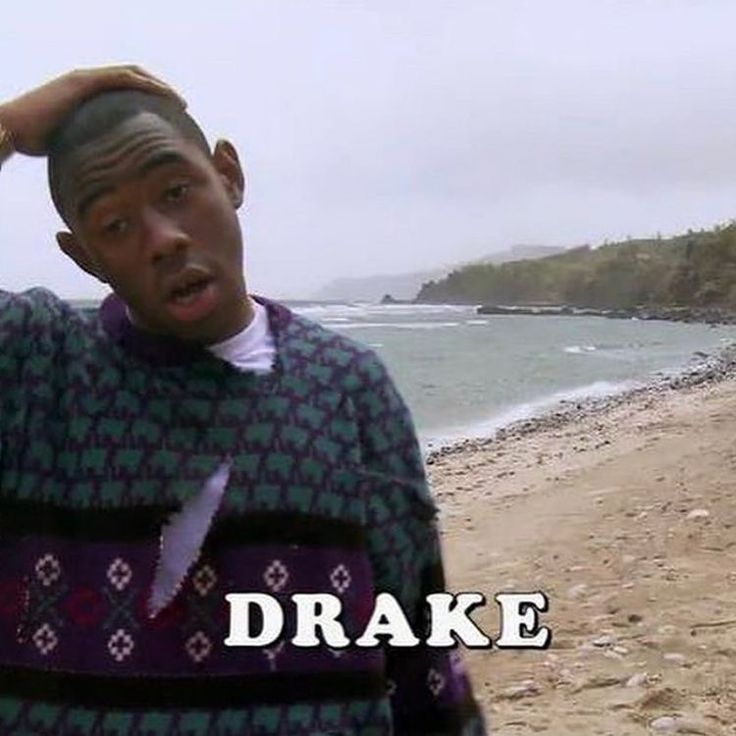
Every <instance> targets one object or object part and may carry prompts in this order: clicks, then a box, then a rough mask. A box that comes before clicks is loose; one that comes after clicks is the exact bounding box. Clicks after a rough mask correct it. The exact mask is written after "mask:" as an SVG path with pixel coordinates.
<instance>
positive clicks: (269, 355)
mask: <svg viewBox="0 0 736 736" xmlns="http://www.w3.org/2000/svg"><path fill="white" fill-rule="evenodd" d="M250 302H251V304H252V305H253V310H254V314H253V319H251V321H250V322H249V323H248V324H247V325H246V326H245V327H244V328H243V329H242V330H241V331H240V332H238V333H237V334H236V335H233V336H232V337H228V339H227V340H223V341H222V342H218V343H215V344H214V345H208V346H207V350H209V351H210V352H212V353H214V354H215V355H216V356H217V357H218V358H220V359H222V360H225V361H227V362H228V363H230V364H231V365H233V366H235V367H236V368H237V369H238V370H240V371H251V372H254V373H269V372H270V371H271V369H272V368H273V363H274V360H275V358H276V343H275V342H274V339H273V334H272V333H271V328H270V326H269V324H268V312H266V308H265V307H264V306H263V305H262V304H259V303H258V302H257V301H256V300H255V299H251V300H250Z"/></svg>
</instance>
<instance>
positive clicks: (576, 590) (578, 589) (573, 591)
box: [567, 583, 588, 600]
mask: <svg viewBox="0 0 736 736" xmlns="http://www.w3.org/2000/svg"><path fill="white" fill-rule="evenodd" d="M587 592H588V586H587V585H586V584H585V583H579V584H578V585H573V586H572V588H570V589H569V590H568V591H567V597H568V598H572V599H573V600H577V599H578V598H582V597H583V596H584V595H585V594H586V593H587Z"/></svg>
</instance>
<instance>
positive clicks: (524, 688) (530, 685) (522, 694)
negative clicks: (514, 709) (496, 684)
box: [503, 680, 541, 700]
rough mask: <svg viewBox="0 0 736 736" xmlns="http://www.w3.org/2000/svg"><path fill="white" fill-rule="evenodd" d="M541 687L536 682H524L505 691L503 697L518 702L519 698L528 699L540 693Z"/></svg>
mask: <svg viewBox="0 0 736 736" xmlns="http://www.w3.org/2000/svg"><path fill="white" fill-rule="evenodd" d="M540 692H541V691H540V688H539V685H537V683H536V682H534V680H524V682H522V683H521V684H520V685H514V686H513V687H509V688H507V689H506V690H504V691H503V697H505V698H507V699H508V700H518V699H519V698H528V697H531V696H534V695H539V693H540Z"/></svg>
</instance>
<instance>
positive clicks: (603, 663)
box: [428, 370, 736, 736]
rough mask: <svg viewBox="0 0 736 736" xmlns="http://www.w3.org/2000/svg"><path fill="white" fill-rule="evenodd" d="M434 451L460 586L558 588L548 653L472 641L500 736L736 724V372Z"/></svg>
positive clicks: (477, 677) (451, 577) (725, 728)
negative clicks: (485, 646)
mask: <svg viewBox="0 0 736 736" xmlns="http://www.w3.org/2000/svg"><path fill="white" fill-rule="evenodd" d="M729 375H731V376H733V370H730V371H729V370H726V371H721V372H720V375H719V376H718V378H717V380H705V381H698V380H696V381H694V382H693V383H695V384H696V385H694V386H693V385H691V386H688V385H687V381H685V382H684V383H683V382H680V384H679V386H680V387H679V388H672V384H670V385H668V386H660V387H659V388H657V389H656V390H647V391H640V392H635V393H634V394H633V395H631V396H628V397H626V398H625V399H622V400H618V401H613V402H610V403H609V404H608V405H606V406H603V407H601V406H600V405H599V406H598V407H597V408H596V409H595V410H594V411H588V410H583V411H579V412H577V413H576V412H573V414H572V418H571V417H567V418H566V419H564V418H563V419H564V420H559V418H558V420H553V421H547V422H544V421H542V422H539V423H537V424H536V425H534V426H527V427H525V428H523V430H522V431H518V432H515V431H511V432H508V433H506V436H505V437H503V438H501V439H499V440H497V441H492V442H486V443H478V442H476V443H474V442H469V443H466V445H465V446H464V447H462V448H460V449H456V450H455V451H453V452H450V453H446V454H444V455H439V456H433V457H432V458H431V459H430V464H429V465H428V470H429V474H430V479H431V482H432V486H433V489H434V492H435V496H436V499H437V503H438V506H439V509H440V523H441V527H442V535H443V546H444V552H445V565H446V569H447V575H448V581H449V586H448V587H449V589H450V590H452V591H454V592H457V591H461V590H467V591H470V590H473V591H480V592H482V593H484V594H485V595H486V597H487V598H488V601H489V605H487V606H486V607H484V608H482V609H479V610H477V611H476V612H475V613H474V614H473V615H474V618H475V619H476V620H477V621H478V623H479V624H480V626H481V627H482V628H483V630H484V631H485V632H486V633H487V634H488V635H489V636H490V637H491V638H492V639H493V640H494V641H495V639H496V638H497V636H498V632H499V624H498V609H497V606H496V604H495V602H494V601H493V596H494V595H495V594H496V593H498V592H502V591H534V590H542V591H544V592H545V593H546V594H547V596H548V597H549V600H550V610H549V611H548V613H546V614H543V615H542V616H541V623H543V624H544V625H546V626H548V627H549V628H550V629H551V630H552V633H553V639H552V644H551V646H550V648H549V649H547V650H546V651H540V650H523V651H512V650H501V649H497V648H495V646H494V647H493V648H492V649H491V650H476V651H470V650H467V649H466V650H464V656H465V661H466V663H467V665H468V667H469V669H470V671H471V676H472V679H473V683H474V687H475V692H476V696H477V698H478V699H479V701H480V702H481V703H482V706H483V709H484V712H485V714H486V717H487V719H488V721H489V725H490V726H491V731H492V733H494V734H499V735H502V736H512V734H513V735H517V734H537V733H545V734H549V735H556V734H559V735H560V736H562V735H563V734H589V735H590V736H594V735H596V734H601V735H602V734H610V735H611V736H613V735H615V736H628V735H629V734H631V735H632V736H633V735H635V734H652V733H690V734H736V498H735V496H736V493H735V492H734V491H735V488H734V486H735V485H736V483H735V478H736V442H734V435H735V434H736V432H735V431H734V430H735V429H736V378H733V377H730V378H729V377H728V376H729Z"/></svg>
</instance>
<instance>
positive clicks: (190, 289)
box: [169, 277, 212, 304]
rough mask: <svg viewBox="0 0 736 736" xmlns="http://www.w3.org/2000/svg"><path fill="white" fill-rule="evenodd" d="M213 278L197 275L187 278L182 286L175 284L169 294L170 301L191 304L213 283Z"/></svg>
mask: <svg viewBox="0 0 736 736" xmlns="http://www.w3.org/2000/svg"><path fill="white" fill-rule="evenodd" d="M211 281H212V279H210V278H207V277H197V278H193V279H190V280H187V282H185V283H184V284H182V285H181V286H175V287H174V288H173V289H172V290H171V293H170V294H169V301H172V302H176V303H178V304H189V303H191V302H193V301H194V300H195V299H196V298H197V296H198V295H199V294H201V293H202V292H203V291H204V290H205V289H206V288H207V287H208V286H209V284H210V283H211Z"/></svg>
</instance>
